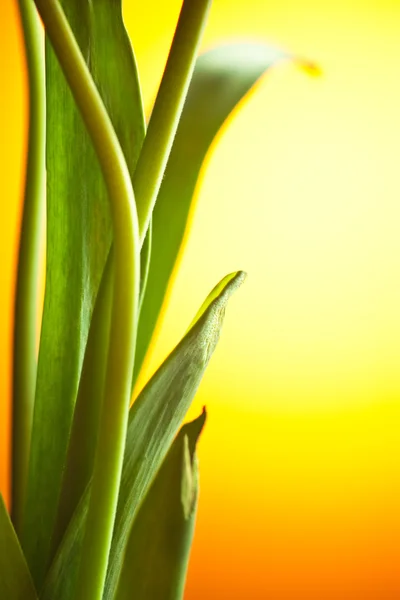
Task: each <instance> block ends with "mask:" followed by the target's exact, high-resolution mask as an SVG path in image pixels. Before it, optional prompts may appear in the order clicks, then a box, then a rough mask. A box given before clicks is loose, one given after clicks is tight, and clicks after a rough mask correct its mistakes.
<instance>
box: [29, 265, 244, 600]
mask: <svg viewBox="0 0 400 600" xmlns="http://www.w3.org/2000/svg"><path fill="white" fill-rule="evenodd" d="M243 279H244V274H243V273H242V272H238V273H236V274H234V276H233V277H232V276H228V277H227V278H225V281H226V285H225V287H223V289H220V294H219V296H218V297H217V298H215V294H213V292H212V293H211V295H210V300H209V305H208V308H207V309H206V310H205V312H204V313H203V314H202V315H201V317H200V319H199V320H198V321H197V323H195V324H194V325H193V326H192V327H191V328H190V329H189V331H188V333H187V334H186V336H185V337H184V338H183V340H182V341H181V342H180V343H179V345H178V346H177V347H176V348H175V350H174V351H173V352H172V353H171V354H170V356H169V357H168V358H167V360H166V361H165V362H164V363H163V364H162V366H161V367H160V368H159V370H158V371H157V373H156V374H155V375H154V376H153V377H152V379H151V380H150V382H149V383H148V384H147V386H146V387H145V388H144V390H143V391H142V393H141V394H140V396H139V397H138V398H137V400H136V401H135V403H134V405H133V407H132V408H131V411H130V415H129V427H128V435H127V443H126V449H125V460H124V466H123V471H122V480H121V489H120V496H119V503H118V509H117V515H116V520H115V531H114V538H113V544H112V549H111V553H110V562H109V572H108V577H107V582H106V591H105V594H104V600H111V599H112V598H113V595H114V593H115V589H116V585H117V581H118V578H119V574H120V571H121V568H122V558H123V553H124V551H125V548H126V544H127V542H128V539H129V532H130V530H131V527H132V524H133V522H134V520H135V517H136V515H137V513H138V510H139V508H140V505H141V504H142V502H143V500H144V498H145V496H146V494H147V492H148V490H149V487H150V485H151V483H152V481H153V479H154V477H155V475H156V473H157V471H158V470H159V468H160V466H161V464H162V461H163V459H164V457H165V455H166V453H167V452H168V449H169V447H170V445H171V442H172V440H173V439H174V437H175V435H176V433H177V431H178V429H179V427H180V425H181V423H182V420H183V418H184V416H185V414H186V411H187V409H188V408H189V406H190V403H191V401H192V399H193V397H194V395H195V392H196V390H197V388H198V386H199V384H200V381H201V378H202V376H203V373H204V371H205V369H206V367H207V364H208V362H209V360H210V358H211V355H212V353H213V351H214V349H215V346H216V344H217V341H218V339H219V335H220V330H221V326H222V321H223V317H224V314H225V307H226V304H227V301H228V299H229V297H230V295H231V294H232V293H233V291H234V290H236V288H237V287H238V286H239V285H240V284H241V283H242V281H243ZM89 495H90V487H89V488H88V489H87V491H86V493H85V495H84V497H83V498H82V500H81V502H80V504H79V506H78V509H77V510H76V512H75V515H74V517H73V519H72V521H71V523H70V526H69V527H68V530H67V532H66V535H65V536H64V539H63V542H62V544H61V546H60V550H59V552H58V554H57V556H56V558H55V560H54V562H53V565H52V567H51V569H50V572H49V575H48V577H47V579H46V582H45V586H44V589H43V592H42V594H41V599H42V600H53V599H54V598H57V600H72V599H73V597H74V596H73V594H74V587H75V582H76V573H77V568H78V566H79V560H80V550H81V546H82V538H83V533H84V527H85V519H86V514H87V507H88V498H89Z"/></svg>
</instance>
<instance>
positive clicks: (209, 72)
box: [134, 44, 287, 380]
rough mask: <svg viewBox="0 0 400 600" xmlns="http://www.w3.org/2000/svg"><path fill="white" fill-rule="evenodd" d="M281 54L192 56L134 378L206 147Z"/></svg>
mask: <svg viewBox="0 0 400 600" xmlns="http://www.w3.org/2000/svg"><path fill="white" fill-rule="evenodd" d="M284 58H287V55H286V54H285V53H283V52H282V51H279V50H276V49H274V48H270V47H268V46H265V45H261V44H229V45H226V46H222V47H218V48H215V49H214V50H211V51H210V52H207V53H206V54H204V55H203V56H200V58H199V59H198V61H197V64H196V68H195V71H194V75H193V79H192V82H191V84H190V88H189V92H188V96H187V99H186V103H185V107H184V109H183V113H182V118H181V122H180V124H179V127H178V131H177V134H176V138H175V141H174V145H173V147H172V151H171V155H170V158H169V161H168V165H167V168H166V171H165V176H164V179H163V182H162V185H161V188H160V192H159V194H158V198H157V203H156V205H155V208H154V211H153V245H152V253H151V264H150V269H149V275H148V280H147V287H146V292H145V295H144V300H143V304H142V310H141V314H140V322H139V330H138V342H137V350H136V359H135V376H134V380H136V377H137V375H138V373H139V370H140V368H141V366H142V363H143V359H144V357H145V355H146V352H147V349H148V346H149V343H150V340H151V337H152V334H153V332H154V328H155V326H156V323H157V319H158V317H159V314H160V311H161V307H162V304H163V300H164V298H165V294H166V292H167V287H168V284H169V283H170V281H171V274H172V271H173V269H174V266H175V263H176V260H177V257H178V254H179V252H180V251H181V249H182V243H183V240H184V234H185V229H186V225H187V221H188V215H189V210H190V207H191V204H192V197H193V192H194V189H195V187H196V183H197V179H198V175H199V172H200V169H201V166H202V163H203V160H204V158H205V156H206V154H207V151H208V149H209V147H210V145H211V143H212V141H213V139H214V137H215V136H216V134H217V133H218V130H219V129H220V127H221V125H222V124H223V123H224V121H225V119H226V118H227V117H228V115H229V114H230V113H231V111H232V110H233V109H234V108H235V106H236V105H237V104H238V102H240V100H242V98H243V97H244V96H245V94H246V93H247V92H248V91H249V90H250V89H251V87H252V86H253V85H254V84H255V82H256V81H257V80H258V79H259V77H260V76H261V75H263V73H264V72H265V71H266V70H267V69H268V68H269V67H271V66H273V65H274V64H276V63H277V62H278V61H279V60H282V59H284ZM166 224H168V225H166Z"/></svg>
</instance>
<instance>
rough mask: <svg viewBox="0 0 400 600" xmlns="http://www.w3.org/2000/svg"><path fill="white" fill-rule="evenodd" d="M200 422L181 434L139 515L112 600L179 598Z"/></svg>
mask: <svg viewBox="0 0 400 600" xmlns="http://www.w3.org/2000/svg"><path fill="white" fill-rule="evenodd" d="M205 419H206V414H205V411H203V413H202V414H201V415H200V416H199V417H198V418H197V419H195V420H194V421H192V422H191V423H187V424H186V425H184V426H183V427H182V428H181V430H180V432H179V434H178V436H177V437H176V439H175V441H174V443H173V444H172V446H171V449H170V451H169V452H168V454H167V456H166V458H165V460H164V462H163V464H162V465H161V468H160V470H159V472H158V473H157V476H156V478H155V480H154V482H153V484H152V486H151V488H150V490H149V493H148V494H147V496H146V498H145V500H144V502H143V504H142V506H141V507H140V509H139V512H138V514H137V517H136V519H135V521H134V523H133V526H132V529H131V532H130V535H129V542H128V545H127V549H126V552H125V556H124V562H123V567H122V570H121V575H120V578H119V582H118V588H117V592H116V596H115V598H116V600H130V598H132V597H134V598H135V600H150V599H151V598H163V599H164V600H181V598H182V597H183V592H184V585H185V580H186V571H187V566H188V562H189V554H190V548H191V544H192V539H193V533H194V526H195V518H196V509H197V499H198V465H197V458H196V454H195V452H196V444H197V441H198V438H199V436H200V434H201V431H202V429H203V427H204V423H205ZM154 573H157V577H155V576H154Z"/></svg>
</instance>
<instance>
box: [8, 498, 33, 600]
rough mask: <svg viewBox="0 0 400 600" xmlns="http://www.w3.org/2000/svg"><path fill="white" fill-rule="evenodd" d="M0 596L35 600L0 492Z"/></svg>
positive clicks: (29, 576)
mask: <svg viewBox="0 0 400 600" xmlns="http://www.w3.org/2000/svg"><path fill="white" fill-rule="evenodd" d="M0 598H1V599H2V600H3V599H4V600H37V595H36V590H35V587H34V585H33V581H32V578H31V575H30V573H29V569H28V565H27V564H26V561H25V557H24V555H23V553H22V550H21V547H20V545H19V541H18V538H17V535H16V533H15V531H14V527H13V526H12V523H11V521H10V517H9V516H8V512H7V509H6V507H5V505H4V501H3V498H2V496H1V494H0Z"/></svg>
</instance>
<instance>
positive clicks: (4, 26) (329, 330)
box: [0, 0, 400, 600]
mask: <svg viewBox="0 0 400 600" xmlns="http://www.w3.org/2000/svg"><path fill="white" fill-rule="evenodd" d="M125 4H126V6H125V17H126V22H127V26H128V29H129V31H130V33H131V34H132V38H133V41H134V46H135V50H136V53H137V57H138V61H139V67H140V69H141V73H142V80H143V85H144V92H145V99H146V105H147V107H149V106H150V105H151V100H152V98H153V97H154V94H155V91H156V89H157V84H158V81H159V79H160V76H161V72H162V68H163V64H164V61H165V57H166V53H167V50H168V46H169V43H170V40H171V36H172V33H173V28H174V23H175V21H176V18H177V15H178V12H179V7H180V2H179V1H178V0H174V1H167V0H157V1H156V0H153V1H148V2H145V3H142V2H133V1H126V2H125ZM226 39H236V40H237V39H258V40H264V41H267V42H271V43H274V44H277V45H280V46H282V47H284V48H287V49H289V50H291V51H292V52H293V53H295V54H297V55H300V56H304V57H307V58H310V59H313V60H315V61H316V62H318V63H319V64H320V66H321V67H322V69H323V76H322V77H320V78H317V79H311V78H309V77H307V76H305V75H304V74H303V73H302V72H300V71H299V70H298V69H296V68H295V67H294V66H290V65H286V66H279V67H277V68H276V69H274V70H273V71H272V72H271V73H270V74H269V75H268V76H267V77H266V78H265V81H264V82H263V83H262V84H261V85H260V86H259V87H258V89H257V91H256V92H255V93H254V94H252V96H251V98H250V99H249V100H248V101H247V103H245V104H244V105H243V107H242V109H241V110H240V111H237V113H236V114H235V117H234V119H232V120H231V122H230V123H229V125H228V127H226V128H225V129H224V132H223V134H222V136H220V138H219V140H218V143H217V144H215V146H214V148H213V151H212V154H211V155H210V157H209V160H208V161H207V168H206V169H205V170H204V171H203V178H202V183H201V188H199V190H198V205H197V210H196V214H195V218H194V221H193V226H192V234H191V237H190V240H189V244H188V247H187V252H186V254H185V257H184V259H183V261H182V264H181V268H180V271H179V275H178V279H177V282H176V287H175V290H174V292H173V294H172V296H171V305H170V308H169V310H168V311H167V313H166V315H165V326H164V329H163V331H162V335H161V337H160V340H159V344H158V345H157V347H156V348H155V351H154V354H153V359H152V361H151V363H150V364H149V365H148V373H150V372H151V371H152V370H154V368H155V367H156V366H157V364H158V363H159V362H160V361H161V360H162V359H163V357H164V356H165V354H166V353H167V352H168V351H169V350H170V349H171V347H172V346H173V344H174V343H176V341H178V339H179V338H180V336H181V335H182V334H183V333H184V331H185V329H186V327H187V325H188V324H189V322H190V320H191V318H192V316H193V314H194V313H195V312H196V310H197V308H198V306H199V304H200V303H201V302H202V300H203V298H204V296H205V295H206V294H207V292H208V291H209V289H210V288H211V287H213V285H214V284H215V282H216V281H217V280H218V279H220V278H221V277H222V276H223V275H224V274H225V273H227V272H229V271H232V270H236V269H238V268H243V269H245V270H246V271H248V273H249V278H248V280H247V282H246V283H245V285H244V287H243V288H242V289H241V290H240V291H239V292H238V293H237V295H236V296H235V297H234V298H233V299H232V301H231V304H230V306H229V308H228V312H227V318H226V323H225V327H224V331H223V335H222V339H221V342H220V345H219V347H218V349H217V352H216V355H215V357H214V358H213V361H212V364H211V366H210V368H209V371H208V373H207V375H206V378H205V380H204V383H203V385H202V387H201V390H200V392H199V394H198V397H197V399H196V401H195V406H194V407H193V412H192V413H191V414H194V413H196V412H198V411H199V409H200V407H201V406H202V405H203V404H206V405H207V407H208V413H209V418H208V423H207V427H206V430H205V432H204V435H203V438H202V440H201V444H200V448H199V455H200V465H201V501H200V507H199V518H198V526H197V530H196V538H195V544H194V549H193V554H192V561H191V565H190V573H189V581H188V589H187V595H186V598H187V600H200V599H201V600H203V599H204V598H210V599H213V600H214V599H218V600H220V599H229V600H245V599H246V600H247V599H249V600H250V599H251V600H261V599H264V598H265V599H267V598H268V599H269V600H303V599H304V600H331V599H332V600H396V599H397V598H399V597H400V569H399V564H400V465H399V462H400V452H399V431H400V408H399V406H400V405H399V396H400V394H399V392H400V372H399V360H400V235H399V229H400V168H399V164H400V84H399V81H400V79H399V58H400V2H397V1H393V0H386V1H385V0H380V1H379V2H378V1H372V0H370V1H367V0H363V1H355V0H348V1H345V0H338V1H333V0H327V1H326V2H316V1H314V0H308V1H305V2H299V1H298V0H286V1H281V2H277V1H276V0H275V1H274V0H271V1H270V2H266V1H264V0H246V1H244V0H215V2H214V6H213V9H212V14H211V18H210V23H209V26H208V29H207V32H206V36H205V41H204V47H205V48H206V47H209V46H210V45H214V44H215V43H217V42H219V41H223V40H226ZM21 52H22V51H21V40H20V36H19V32H18V27H17V19H16V11H15V7H14V2H12V0H3V3H2V6H1V12H0V72H1V77H2V80H1V81H2V93H1V94H0V134H1V146H0V153H1V155H0V185H1V192H2V203H1V210H2V213H1V223H0V227H1V237H0V247H1V261H2V262H1V269H0V289H1V291H2V294H1V296H0V356H1V358H2V360H1V361H0V398H1V402H0V406H1V413H0V444H1V446H0V457H1V460H0V483H1V486H2V488H3V489H4V490H6V487H7V486H6V477H7V466H6V464H7V458H8V444H9V404H8V399H9V389H10V377H9V370H10V344H11V315H12V297H11V292H10V290H11V286H12V283H13V281H14V273H15V252H16V239H17V228H18V217H19V211H20V197H21V189H22V166H23V151H24V144H25V138H24V134H25V123H26V116H25V109H26V90H25V83H24V74H23V61H22V54H21Z"/></svg>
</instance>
